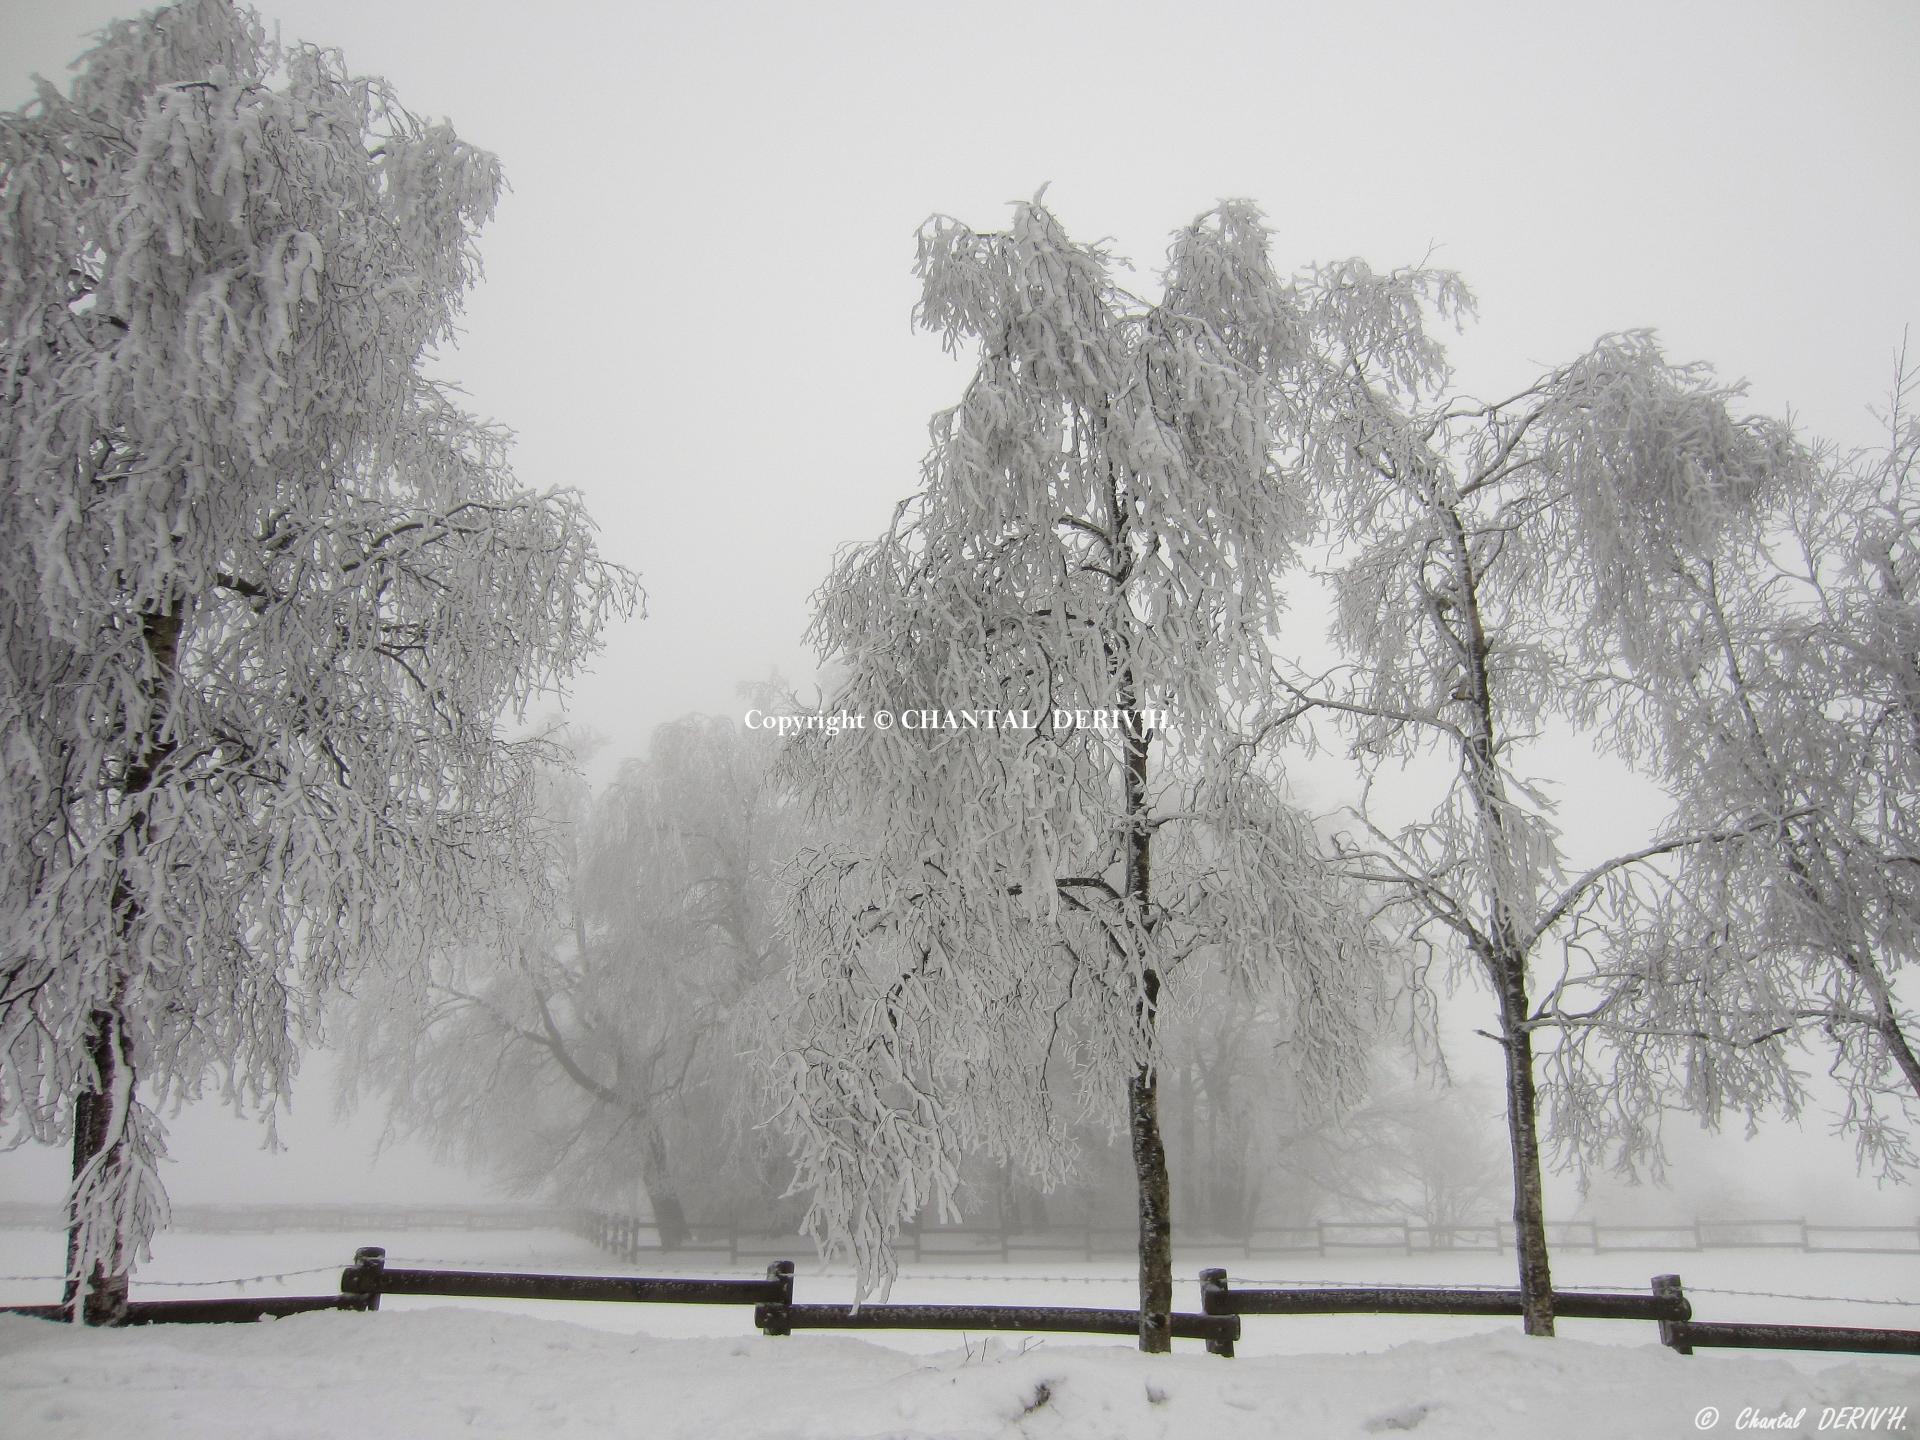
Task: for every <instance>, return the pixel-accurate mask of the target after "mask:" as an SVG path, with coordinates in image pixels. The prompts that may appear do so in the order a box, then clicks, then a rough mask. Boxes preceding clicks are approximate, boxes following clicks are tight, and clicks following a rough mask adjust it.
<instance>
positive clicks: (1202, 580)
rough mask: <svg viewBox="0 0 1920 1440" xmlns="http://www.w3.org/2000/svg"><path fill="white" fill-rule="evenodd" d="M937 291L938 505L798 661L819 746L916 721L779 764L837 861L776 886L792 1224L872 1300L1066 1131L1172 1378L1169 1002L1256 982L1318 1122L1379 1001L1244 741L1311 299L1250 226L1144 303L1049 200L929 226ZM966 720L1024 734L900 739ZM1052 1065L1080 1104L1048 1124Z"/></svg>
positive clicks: (1225, 238) (1272, 598)
mask: <svg viewBox="0 0 1920 1440" xmlns="http://www.w3.org/2000/svg"><path fill="white" fill-rule="evenodd" d="M917 273H918V274H919V276H920V279H921V283H922V292H921V299H920V302H919V305H918V307H917V309H916V312H915V314H916V318H917V320H918V321H919V323H921V324H922V325H924V326H926V327H927V328H929V329H932V330H934V331H936V332H937V333H939V334H940V335H941V337H942V339H943V341H944V342H945V343H946V344H947V346H948V347H949V348H956V349H957V348H958V347H960V346H962V345H969V344H973V343H976V342H977V343H978V345H979V352H980V358H979V363H978V365H977V368H976V369H975V371H974V374H973V378H972V379H971V381H970V382H969V384H968V386H967V390H966V394H965V396H964V398H963V399H962V401H961V402H960V404H959V405H958V406H957V407H956V408H954V409H953V410H951V411H947V412H945V413H943V414H942V415H940V416H938V417H936V420H935V422H934V426H933V433H934V444H933V449H932V451H931V453H930V455H929V457H928V460H927V464H926V470H925V481H926V485H925V489H924V490H923V491H922V492H921V493H919V494H918V495H916V496H915V497H913V498H912V499H910V500H908V501H907V502H905V503H904V504H903V505H902V506H901V507H900V509H899V511H898V512H897V514H896V517H895V521H894V524H893V526H892V527H891V529H890V530H889V531H888V532H887V533H886V534H885V535H883V536H882V537H881V538H880V539H879V540H878V541H876V542H875V543H873V544H871V545H868V546H865V547H862V548H860V549H858V550H854V551H852V552H849V553H848V554H846V555H845V556H843V557H842V559H841V561H840V562H839V564H837V565H836V567H835V569H834V572H833V574H832V575H831V577H830V578H829V579H828V581H827V583H826V585H825V586H824V587H823V589H822V591H821V592H820V596H819V598H818V602H817V609H816V615H815V622H814V629H813V636H814V639H815V641H816V643H817V644H818V646H819V648H820V650H821V652H822V655H823V657H824V658H825V659H826V660H827V661H828V662H829V663H832V664H836V665H838V666H841V667H844V670H843V673H844V677H845V678H844V680H843V682H842V683H841V684H840V685H839V687H838V688H837V690H836V691H835V693H834V694H833V696H832V697H831V698H830V700H829V701H828V703H827V705H826V706H825V707H824V713H828V714H831V713H837V712H841V711H844V712H847V713H850V714H853V715H858V716H864V717H874V716H879V715H882V714H884V715H887V716H894V715H899V716H901V717H904V718H905V720H906V723H904V724H900V725H895V726H894V727H892V728H882V727H881V726H878V725H875V724H874V723H872V721H871V719H869V720H868V722H867V723H866V724H865V725H862V726H860V727H854V728H845V729H841V730H839V731H838V732H837V733H832V734H829V733H826V732H824V731H819V732H812V733H808V734H806V735H803V736H801V737H800V740H799V742H798V743H797V744H796V746H795V747H794V748H793V751H792V753H791V757H790V763H791V774H792V775H793V777H794V778H795V780H796V781H797V782H798V784H799V786H800V789H801V791H802V793H803V794H804V796H805V797H806V798H807V800H808V802H809V803H810V804H811V805H812V806H814V807H815V808H816V809H817V811H818V812H819V813H820V815H821V816H822V818H823V822H824V823H825V824H827V825H829V826H830V827H833V829H834V832H835V833H837V834H840V835H844V836H847V837H851V838H848V839H847V840H846V841H845V842H844V843H841V844H836V845H831V846H826V847H820V848H816V849H814V850H812V851H810V852H808V853H806V854H805V855H803V856H802V858H801V859H800V861H798V862H797V864H796V866H795V868H794V870H793V872H792V877H791V878H792V889H793V901H792V907H791V934H792V942H793V945H794V951H795V953H794V964H793V970H792V974H793V977H794V986H795V989H796V991H797V1007H796V1009H795V1011H794V1013H793V1016H792V1023H791V1027H790V1030H789V1033H788V1038H787V1041H786V1044H785V1046H784V1051H785V1053H784V1055H783V1057H782V1063H783V1064H784V1066H785V1068H786V1081H787V1084H788V1087H789V1091H790V1094H789V1100H788V1103H787V1106H786V1108H785V1110H784V1111H783V1112H782V1113H783V1119H784V1121H785V1123H786V1124H787V1126H788V1128H789V1129H790V1131H791V1133H792V1134H793V1135H794V1136H795V1139H796V1143H797V1146H798V1163H799V1167H800V1180H801V1182H802V1184H803V1185H804V1186H805V1187H807V1188H808V1189H809V1191H810V1193H811V1196H812V1202H813V1203H812V1207H811V1209H810V1210H809V1212H808V1223H809V1225H810V1226H811V1227H812V1228H813V1231H814V1233H815V1234H816V1235H817V1236H818V1237H819V1238H820V1239H821V1240H822V1242H823V1243H824V1244H826V1245H828V1246H830V1247H834V1248H845V1249H848V1250H850V1251H851V1252H852V1254H853V1256H854V1258H855V1259H856V1260H857V1262H858V1265H859V1273H860V1283H861V1286H862V1289H863V1291H864V1289H865V1288H866V1287H867V1286H869V1285H871V1284H872V1283H874V1282H875V1281H876V1280H880V1281H882V1282H884V1280H885V1279H887V1278H889V1277H890V1276H891V1273H892V1263H893V1262H892V1254H891V1242H892V1239H893V1237H894V1235H895V1234H896V1232H897V1229H898V1226H899V1224H900V1223H901V1221H902V1220H903V1219H906V1218H909V1217H913V1216H915V1215H917V1214H919V1213H920V1212H921V1211H922V1210H928V1211H932V1212H934V1213H936V1214H946V1213H950V1211H951V1207H952V1205H953V1201H954V1196H955V1193H956V1186H957V1177H958V1173H959V1165H960V1160H961V1157H962V1156H964V1155H965V1154H967V1153H969V1152H971V1151H976V1150H980V1151H985V1152H987V1153H989V1154H991V1155H993V1156H996V1157H999V1158H1001V1159H1004V1160H1008V1161H1011V1162H1013V1163H1015V1164H1016V1165H1018V1166H1019V1167H1020V1168H1022V1169H1023V1170H1025V1171H1026V1172H1027V1173H1029V1174H1032V1175H1035V1176H1037V1177H1039V1178H1040V1180H1041V1182H1042V1183H1043V1184H1044V1183H1048V1182H1050V1181H1052V1180H1054V1179H1056V1178H1057V1177H1058V1176H1059V1174H1060V1173H1061V1171H1062V1169H1063V1161H1064V1157H1065V1147H1064V1143H1063V1142H1064V1134H1065V1127H1066V1125H1067V1123H1068V1121H1069V1119H1070V1118H1071V1116H1072V1115H1073V1114H1074V1113H1075V1112H1076V1111H1078V1110H1081V1109H1082V1108H1083V1107H1084V1108H1085V1109H1086V1110H1088V1111H1089V1112H1091V1113H1093V1114H1095V1115H1097V1116H1100V1117H1102V1118H1105V1119H1110V1120H1112V1121H1113V1122H1115V1123H1119V1121H1120V1119H1121V1116H1122V1115H1124V1124H1125V1127H1126V1131H1127V1134H1128V1139H1129V1149H1130V1153H1131V1156H1132V1159H1133V1171H1134V1178H1135V1185H1136V1199H1137V1215H1138V1222H1139V1234H1140V1244H1139V1254H1140V1311H1141V1322H1140V1327H1141V1328H1140V1343H1141V1346H1142V1348H1143V1349H1148V1350H1165V1349H1167V1348H1168V1347H1169V1343H1170V1336H1169V1321H1168V1316H1169V1314H1170V1313H1171V1309H1172V1281H1171V1269H1170V1265H1171V1251H1170V1235H1171V1228H1170V1227H1171V1206H1170V1189H1169V1182H1168V1174H1167V1165H1166V1157H1165V1149H1164V1142H1163V1138H1162V1134H1161V1128H1160V1118H1159V1066H1160V1061H1161V1052H1160V1049H1159V1044H1158V1039H1157V1029H1158V1023H1159V1017H1160V1013H1161V1009H1162V1006H1163V1004H1164V1003H1165V999H1166V993H1165V992H1166V987H1168V986H1171V985H1175V984H1178V983H1180V982H1181V981H1182V980H1184V978H1185V975H1186V973H1187V972H1188V971H1189V970H1197V969H1202V968H1205V967H1206V966H1209V965H1220V966H1224V967H1227V968H1229V969H1231V970H1233V971H1234V972H1235V973H1236V974H1238V975H1240V976H1242V977H1244V979H1245V981H1246V983H1247V985H1248V987H1249V989H1250V990H1254V991H1259V992H1261V993H1263V994H1265V995H1266V996H1267V1003H1268V1004H1269V1005H1270V1006H1271V1007H1272V1013H1273V1014H1274V1015H1276V1016H1278V1017H1281V1018H1282V1019H1283V1021H1284V1023H1285V1025H1286V1029H1287V1033H1286V1044H1285V1045H1284V1046H1283V1047H1282V1048H1281V1049H1280V1050H1279V1052H1278V1058H1279V1059H1280V1060H1281V1061H1282V1062H1283V1073H1284V1074H1285V1075H1286V1076H1287V1077H1288V1080H1287V1083H1288V1084H1289V1085H1290V1086H1291V1087H1292V1088H1293V1091H1294V1093H1297V1094H1299V1095H1301V1096H1304V1097H1306V1098H1307V1099H1308V1100H1309V1101H1310V1102H1314V1103H1321V1104H1333V1103H1337V1102H1339V1101H1341V1100H1343V1099H1345V1098H1346V1097H1347V1096H1348V1094H1349V1092H1350V1091H1351V1089H1352V1088H1353V1086H1354V1085H1355V1083H1356V1082H1357V1080H1358V1078H1359V1076H1360V1074H1361V1072H1362V1070H1363V1068H1364V1067H1363V1065H1361V1064H1360V1063H1359V1057H1360V1055H1361V1053H1362V1051H1363V1049H1364V1046H1363V1042H1362V1038H1361V1037H1362V1035H1363V1034H1364V1032H1365V1029H1366V1025H1367V1016H1368V1013H1369V1009H1370V1006H1371V1004H1372V996H1371V994H1370V991H1371V988H1372V987H1373V985H1374V982H1375V979H1376V966H1375V964H1374V962H1373V959H1372V957H1371V955H1370V953H1369V950H1368V947H1367V946H1366V944H1365V943H1364V942H1363V939H1362V937H1361V934H1360V931H1359V928H1358V927H1357V926H1356V925H1354V924H1352V923H1350V914H1351V912H1350V911H1349V910H1348V909H1347V908H1346V907H1345V906H1343V904H1342V902H1341V897H1340V895H1339V893H1338V891H1337V888H1336V887H1335V886H1333V885H1332V884H1331V883H1330V882H1329V880H1328V877H1327V876H1326V874H1325V871H1324V867H1323V866H1322V865H1321V863H1320V860H1319V858H1318V855H1317V852H1316V846H1315V841H1314V837H1313V835H1312V833H1311V831H1310V829H1309V828H1308V827H1307V826H1306V825H1305V824H1304V822H1303V821H1302V820H1301V819H1300V817H1299V816H1298V815H1297V814H1296V813H1295V812H1294V811H1293V810H1292V809H1291V808H1290V807H1289V806H1288V805H1287V804H1286V803H1285V801H1284V800H1283V798H1282V796H1281V795H1280V793H1279V790H1278V788H1277V786H1276V785H1275V784H1274V782H1273V781H1272V780H1271V779H1270V778H1269V777H1268V776H1267V775H1266V774H1265V773H1264V772H1263V771H1262V770H1261V769H1260V768H1258V767H1257V766H1256V764H1255V762H1254V758H1253V749H1252V747H1251V746H1248V745H1245V744H1243V743H1241V735H1240V732H1239V726H1238V722H1239V720H1240V717H1241V716H1242V714H1243V713H1245V711H1246V710H1248V709H1249V708H1251V707H1253V706H1255V705H1256V704H1257V703H1258V701H1259V700H1260V699H1261V698H1262V697H1263V696H1264V695H1265V693H1266V686H1267V683H1268V682H1267V676H1268V668H1269V666H1268V656H1267V650H1266V644H1267V638H1268V636H1269V634H1270V633H1271V632H1272V630H1273V629H1274V628H1275V626H1276V625H1277V622H1278V613H1279V599H1278V595H1277V592H1276V588H1275V587H1276V582H1277V577H1278V575H1279V573H1280V572H1281V570H1282V569H1284V567H1285V566H1286V565H1288V564H1289V563H1290V562H1291V559H1292V555H1293V544H1294V540H1295V538H1296V535H1297V533H1298V530H1299V521H1300V516H1301V500H1300V497H1299V495H1298V492H1297V490H1296V488H1295V486H1294V485H1293V483H1292V481H1291V478H1290V477H1288V476H1287V475H1285V474H1283V473H1282V472H1281V471H1280V470H1279V469H1278V468H1277V467H1276V466H1275V465H1274V464H1273V463H1272V461H1271V459H1270V458H1269V451H1268V441H1269V433H1270V431H1271V430H1272V428H1273V427H1275V426H1276V425H1278V424H1280V423H1282V420H1281V417H1279V416H1277V415H1276V414H1275V413H1274V402H1275V399H1276V397H1277V394H1278V391H1277V381H1278V379H1279V377H1280V376H1281V375H1282V374H1283V373H1285V372H1286V371H1287V370H1288V369H1289V368H1290V367H1292V366H1294V365H1296V364H1297V363H1298V355H1297V351H1298V350H1299V348H1300V346H1301V344H1302V336H1301V333H1300V329H1299V320H1298V317H1297V315H1296V310H1295V303H1294V297H1293V293H1292V291H1291V288H1290V287H1289V286H1288V285H1286V284H1285V283H1284V282H1283V281H1282V280H1281V279H1280V278H1279V277H1278V276H1277V275H1276V274H1275V272H1274V270H1273V268H1272V265H1271V262H1270V261H1269V259H1268V256H1267V237H1266V232H1265V230H1264V228H1263V227H1262V225H1261V223H1260V219H1259V216H1258V214H1257V212H1255V211H1254V210H1253V209H1252V207H1250V206H1247V205H1245V204H1240V203H1230V204H1226V205H1222V206H1221V207H1220V208H1219V209H1218V210H1216V211H1213V212H1211V213H1209V214H1207V215H1205V216H1202V217H1201V218H1200V219H1199V220H1197V221H1196V222H1195V223H1194V224H1193V225H1192V226H1190V227H1189V228H1187V229H1186V230H1183V231H1181V232H1179V234H1178V235H1177V236H1176V237H1175V240H1174V243H1173V247H1172V250H1171V252H1170V254H1169V259H1168V265H1167V269H1166V271H1165V277H1164V279H1165V292H1164V295H1163V298H1162V299H1161V301H1160V302H1159V303H1157V304H1148V303H1146V302H1143V301H1140V300H1137V299H1135V298H1133V297H1131V296H1129V295H1127V294H1125V293H1123V292H1122V291H1120V290H1119V289H1118V288H1117V287H1116V285H1115V284H1114V281H1113V279H1112V275H1111V268H1110V259H1109V257H1108V256H1107V254H1106V253H1105V252H1104V251H1102V250H1100V249H1099V248H1098V247H1090V246H1084V245H1079V244H1075V243H1074V242H1072V241H1071V240H1069V239H1068V238H1067V236H1066V234H1065V232H1064V231H1063V230H1062V228H1061V226H1060V224H1059V222H1058V221H1057V220H1056V219H1055V218H1054V216H1053V215H1052V214H1051V213H1049V212H1048V211H1047V210H1046V209H1045V208H1044V207H1043V206H1042V205H1041V204H1040V203H1039V202H1038V200H1036V201H1035V202H1033V203H1031V204H1023V205H1019V206H1017V207H1015V213H1014V218H1013V224H1012V226H1011V228H1010V229H1009V230H1007V231H1006V232H1004V233H998V234H985V233H978V232H975V231H973V230H970V229H968V228H967V227H966V226H964V225H961V224H959V223H957V222H955V221H952V220H946V219H935V220H932V221H929V222H928V224H927V225H926V226H925V227H924V228H923V229H922V231H921V236H920V251H919V260H918V264H917ZM966 708H975V709H991V710H995V711H998V712H1002V713H1004V712H1020V711H1032V712H1034V720H1035V722H1036V723H1035V724H1034V726H1033V727H1032V728H1030V729H1023V730H1015V731H1002V730H971V729H953V728H948V727H947V725H946V722H945V721H944V720H940V721H938V722H937V726H938V728H933V727H931V726H930V727H928V728H916V727H915V726H914V723H913V717H918V716H919V715H920V712H922V711H923V710H924V711H928V712H931V713H932V714H934V715H935V716H944V715H945V713H946V712H949V711H957V710H961V709H966ZM1056 710H1063V711H1086V712H1089V715H1090V714H1091V712H1093V711H1101V712H1104V713H1105V714H1106V715H1107V716H1108V717H1109V720H1110V721H1112V722H1113V723H1110V724H1109V725H1107V726H1105V727H1102V726H1100V725H1097V724H1096V723H1094V721H1093V720H1091V719H1090V718H1088V716H1080V717H1068V718H1066V719H1061V718H1057V717H1056V716H1055V713H1054V712H1055V711H1056ZM962 723H964V722H962ZM1061 1059H1067V1060H1069V1061H1070V1063H1071V1066H1072V1070H1073V1073H1074V1076H1075V1079H1076V1081H1077V1085H1076V1087H1075V1088H1076V1089H1077V1091H1078V1094H1077V1095H1068V1096H1063V1095H1058V1094H1056V1092H1055V1090H1054V1089H1053V1084H1052V1082H1053V1078H1054V1075H1055V1062H1056V1061H1058V1060H1061ZM1122 1102H1124V1110H1122V1109H1121V1108H1120V1107H1121V1104H1122Z"/></svg>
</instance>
